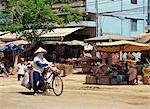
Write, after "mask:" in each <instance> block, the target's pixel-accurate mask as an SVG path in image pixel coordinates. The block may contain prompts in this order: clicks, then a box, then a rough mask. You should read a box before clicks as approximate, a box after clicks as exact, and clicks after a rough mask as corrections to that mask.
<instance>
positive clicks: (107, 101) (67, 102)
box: [0, 75, 150, 109]
mask: <svg viewBox="0 0 150 109" xmlns="http://www.w3.org/2000/svg"><path fill="white" fill-rule="evenodd" d="M84 77H85V76H84V75H70V76H68V77H65V78H64V84H65V88H64V92H63V94H62V95H61V96H59V97H56V96H54V95H51V96H46V95H39V96H34V95H32V94H33V93H32V91H29V90H27V89H25V88H24V87H22V86H21V85H20V82H18V81H16V77H14V76H13V77H9V78H5V77H0V109H149V107H150V86H146V85H138V86H126V85H125V86H97V85H94V86H93V85H85V84H83V83H84Z"/></svg>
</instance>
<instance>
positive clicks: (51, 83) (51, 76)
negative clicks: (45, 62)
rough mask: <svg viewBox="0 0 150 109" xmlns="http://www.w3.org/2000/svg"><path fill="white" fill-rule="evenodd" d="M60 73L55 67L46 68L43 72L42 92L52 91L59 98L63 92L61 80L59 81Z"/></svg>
mask: <svg viewBox="0 0 150 109" xmlns="http://www.w3.org/2000/svg"><path fill="white" fill-rule="evenodd" d="M59 75H60V71H59V70H58V68H57V67H51V68H50V67H48V68H45V70H44V80H45V81H44V85H43V87H42V90H43V92H48V90H51V89H52V90H53V93H54V94H55V95H56V96H60V95H61V94H62V92H63V80H62V79H61V77H60V76H59Z"/></svg>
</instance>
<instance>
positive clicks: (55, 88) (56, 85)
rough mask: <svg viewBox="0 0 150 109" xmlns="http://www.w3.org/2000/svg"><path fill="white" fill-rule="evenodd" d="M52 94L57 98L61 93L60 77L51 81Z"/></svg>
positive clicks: (61, 82)
mask: <svg viewBox="0 0 150 109" xmlns="http://www.w3.org/2000/svg"><path fill="white" fill-rule="evenodd" d="M52 88H53V92H54V94H55V95H56V96H59V95H61V94H62V92H63V81H62V79H61V77H60V76H55V77H54V79H53V81H52Z"/></svg>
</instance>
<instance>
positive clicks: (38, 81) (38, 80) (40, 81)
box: [33, 71, 44, 93]
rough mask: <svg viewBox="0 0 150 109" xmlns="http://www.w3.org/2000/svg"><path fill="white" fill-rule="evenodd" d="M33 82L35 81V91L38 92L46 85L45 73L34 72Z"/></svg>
mask: <svg viewBox="0 0 150 109" xmlns="http://www.w3.org/2000/svg"><path fill="white" fill-rule="evenodd" d="M33 83H34V88H33V90H34V92H35V93H38V90H39V89H40V88H41V87H42V86H43V85H44V75H42V74H40V73H39V72H36V71H34V72H33Z"/></svg>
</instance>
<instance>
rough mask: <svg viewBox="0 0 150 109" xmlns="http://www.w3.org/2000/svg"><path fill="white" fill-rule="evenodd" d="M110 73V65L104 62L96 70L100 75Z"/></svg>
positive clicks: (96, 74) (97, 74)
mask: <svg viewBox="0 0 150 109" xmlns="http://www.w3.org/2000/svg"><path fill="white" fill-rule="evenodd" d="M109 73H110V68H109V66H108V65H104V64H101V65H100V66H99V67H98V69H97V70H96V72H95V74H94V75H95V76H97V77H99V76H102V75H103V76H106V75H107V76H108V75H109Z"/></svg>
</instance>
